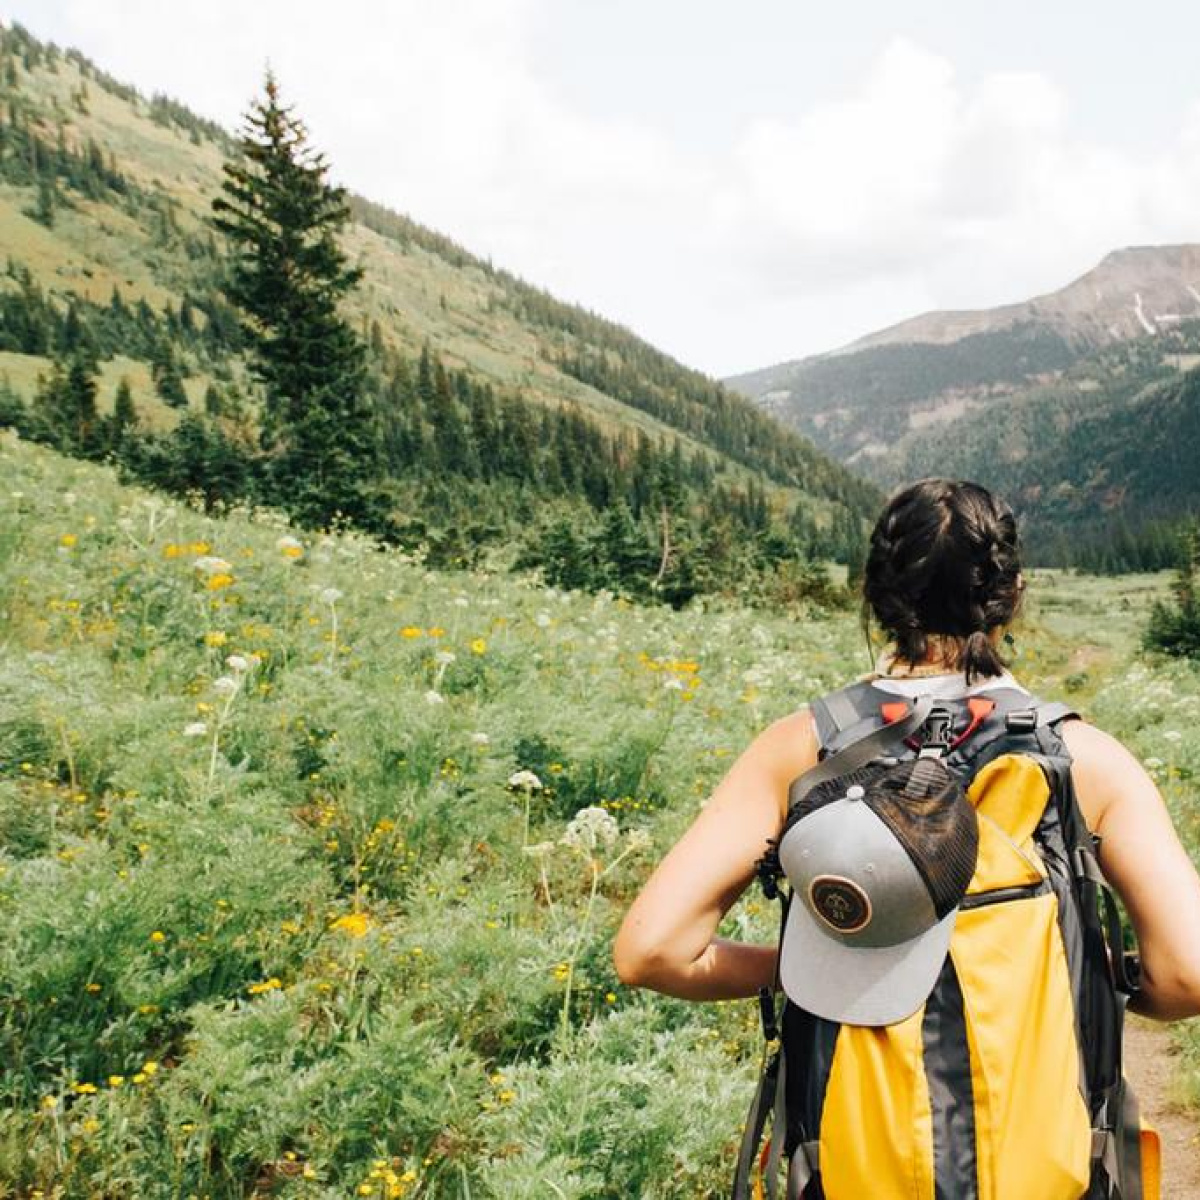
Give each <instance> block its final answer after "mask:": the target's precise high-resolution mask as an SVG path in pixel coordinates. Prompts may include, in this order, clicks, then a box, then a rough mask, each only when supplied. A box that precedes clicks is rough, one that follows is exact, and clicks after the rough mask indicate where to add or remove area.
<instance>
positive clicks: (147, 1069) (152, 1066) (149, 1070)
mask: <svg viewBox="0 0 1200 1200" xmlns="http://www.w3.org/2000/svg"><path fill="white" fill-rule="evenodd" d="M157 1070H158V1063H156V1062H155V1061H154V1059H152V1058H148V1059H147V1060H146V1061H145V1062H144V1063H142V1071H143V1072H144V1073H145V1074H146V1075H153V1074H154V1073H155V1071H157Z"/></svg>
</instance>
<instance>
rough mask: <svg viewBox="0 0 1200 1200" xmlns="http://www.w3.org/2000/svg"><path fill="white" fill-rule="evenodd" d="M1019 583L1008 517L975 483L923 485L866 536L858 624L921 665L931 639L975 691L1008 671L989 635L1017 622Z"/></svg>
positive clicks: (899, 497)
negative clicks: (874, 624)
mask: <svg viewBox="0 0 1200 1200" xmlns="http://www.w3.org/2000/svg"><path fill="white" fill-rule="evenodd" d="M1023 589H1024V582H1023V580H1022V578H1021V563H1020V548H1019V544H1018V540H1017V523H1016V520H1015V518H1014V517H1013V514H1012V510H1011V509H1010V508H1009V507H1008V505H1006V504H1004V503H1003V502H1002V501H999V500H997V499H996V498H995V497H994V496H992V494H991V493H990V492H989V491H988V490H987V489H986V488H983V487H980V485H979V484H977V483H967V482H965V481H956V480H951V479H922V480H920V481H918V482H917V483H914V484H912V485H911V486H909V487H906V488H904V489H903V490H902V491H900V492H897V493H896V494H895V495H894V496H892V498H891V499H890V500H889V501H888V503H887V506H886V507H885V508H884V510H883V513H882V514H881V515H880V517H879V520H878V521H877V522H876V524H875V529H874V531H873V532H872V534H871V546H870V550H869V551H868V554H867V564H866V568H865V571H864V574H863V618H864V621H865V622H869V619H870V615H871V614H874V616H875V619H876V620H877V621H878V622H879V625H880V626H881V627H882V629H883V631H884V632H885V633H886V634H887V635H888V636H889V637H890V638H891V639H892V640H893V641H894V642H895V644H896V658H897V659H899V660H901V661H903V662H907V663H917V662H920V661H921V660H922V659H924V658H925V657H926V654H927V652H928V651H929V648H930V639H931V637H939V638H944V639H946V640H947V645H946V647H945V653H946V654H947V655H948V662H947V666H949V667H952V668H956V669H961V670H962V671H963V672H964V673H965V674H966V677H967V682H968V683H971V682H972V681H973V680H974V679H975V678H976V677H977V676H991V675H999V674H1000V673H1001V672H1002V671H1003V670H1004V667H1005V663H1004V660H1003V659H1002V658H1001V657H1000V654H999V651H998V650H997V649H996V646H995V644H994V643H993V641H992V639H991V637H989V635H990V634H991V633H992V631H993V630H995V629H998V628H1003V627H1004V626H1006V625H1008V624H1009V623H1010V622H1011V621H1012V619H1013V617H1014V616H1015V615H1016V612H1017V608H1018V606H1019V604H1020V600H1021V594H1022V591H1023Z"/></svg>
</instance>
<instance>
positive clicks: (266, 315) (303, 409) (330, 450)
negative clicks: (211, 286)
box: [213, 74, 379, 524]
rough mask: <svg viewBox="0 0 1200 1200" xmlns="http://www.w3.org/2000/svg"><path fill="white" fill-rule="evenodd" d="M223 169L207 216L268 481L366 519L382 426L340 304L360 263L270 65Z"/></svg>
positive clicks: (304, 511) (307, 503) (298, 510)
mask: <svg viewBox="0 0 1200 1200" xmlns="http://www.w3.org/2000/svg"><path fill="white" fill-rule="evenodd" d="M224 169H225V178H224V181H223V183H222V191H221V194H220V195H218V196H217V198H216V199H215V200H214V201H213V212H214V215H213V223H214V225H215V226H216V228H217V229H219V230H220V231H221V232H222V233H223V234H224V235H225V236H226V238H227V240H228V243H229V246H230V249H231V251H232V260H231V263H230V267H229V272H228V279H227V282H226V284H225V291H226V294H227V296H228V297H229V299H230V300H231V301H232V302H233V304H234V305H235V307H236V308H237V309H238V311H239V313H240V315H241V317H242V322H243V329H244V332H245V334H246V337H247V341H248V343H249V345H250V349H251V351H252V355H253V363H254V367H255V370H256V372H257V374H258V377H259V378H260V380H261V381H262V383H263V385H264V388H265V394H266V412H265V415H264V416H265V419H264V425H263V444H264V446H265V447H266V448H267V449H269V450H271V451H272V454H273V458H272V463H271V478H272V481H273V485H274V491H275V492H276V493H277V496H278V498H280V499H281V500H283V501H284V502H285V503H286V504H287V505H288V506H289V508H290V509H291V510H292V512H293V513H294V514H295V515H296V516H297V517H299V518H300V519H301V520H305V521H309V522H312V523H315V524H325V523H328V522H329V521H330V520H332V518H333V517H334V515H335V514H337V513H341V514H343V515H344V516H346V517H349V518H351V519H358V520H362V519H364V518H365V517H366V508H367V502H366V500H365V497H366V495H367V494H368V493H369V491H370V490H371V489H370V483H371V481H372V480H373V478H374V477H375V475H376V473H377V469H378V458H379V436H378V430H377V425H376V420H375V413H374V410H373V406H372V405H371V403H370V401H369V397H368V396H367V395H366V383H367V381H366V372H365V353H364V346H363V343H362V341H361V339H360V338H359V336H358V335H357V334H356V333H355V332H354V330H353V329H352V328H351V327H350V325H349V324H347V322H346V321H345V320H343V318H342V317H341V316H340V314H339V312H338V303H339V301H340V300H341V299H342V298H343V297H344V296H345V295H346V294H347V293H348V292H349V291H350V290H351V289H352V288H353V287H354V286H355V284H356V283H357V282H358V280H359V278H360V276H361V274H362V272H361V271H360V270H359V269H358V268H356V267H353V266H351V265H349V263H348V261H347V258H346V255H345V253H344V252H343V251H342V249H341V247H340V246H339V244H338V235H339V233H340V232H341V231H342V229H343V227H344V226H345V224H346V221H347V220H348V218H349V208H348V206H347V203H346V196H345V192H344V190H343V189H342V188H338V187H334V186H332V185H331V184H330V183H329V181H328V172H329V167H328V163H327V162H326V160H325V158H324V156H323V155H322V154H320V153H318V152H317V151H315V150H314V149H313V148H312V147H311V146H310V144H309V141H308V133H307V130H306V129H305V127H304V125H303V123H302V122H301V121H300V120H299V119H298V118H297V117H296V116H295V115H294V114H293V112H292V110H291V108H290V107H287V106H285V105H284V104H283V103H282V101H281V99H280V94H279V87H278V85H277V83H276V82H275V79H274V77H273V76H272V75H270V74H268V75H267V78H266V82H265V85H264V91H263V95H262V96H261V97H260V98H258V99H257V100H255V101H254V102H253V103H252V105H251V107H250V110H249V112H248V113H247V115H246V119H245V125H244V128H243V132H242V136H241V139H240V142H239V145H238V153H237V155H236V156H235V157H234V158H233V159H232V160H230V161H229V162H227V163H226V164H225V168H224Z"/></svg>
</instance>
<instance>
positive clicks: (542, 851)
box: [524, 842, 558, 858]
mask: <svg viewBox="0 0 1200 1200" xmlns="http://www.w3.org/2000/svg"><path fill="white" fill-rule="evenodd" d="M557 845H558V843H557V842H534V844H533V845H532V846H526V847H525V851H524V852H525V853H526V854H528V855H529V856H530V857H531V858H546V857H547V856H548V855H551V854H553V853H554V850H555V847H556V846H557Z"/></svg>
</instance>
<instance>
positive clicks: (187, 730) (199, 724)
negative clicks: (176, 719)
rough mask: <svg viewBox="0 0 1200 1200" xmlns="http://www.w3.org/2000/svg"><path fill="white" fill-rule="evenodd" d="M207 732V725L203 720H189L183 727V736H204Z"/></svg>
mask: <svg viewBox="0 0 1200 1200" xmlns="http://www.w3.org/2000/svg"><path fill="white" fill-rule="evenodd" d="M207 733H208V726H207V725H206V724H205V723H204V722H203V721H191V722H189V723H188V724H187V725H185V726H184V727H183V736H184V737H189V738H192V737H204V736H205V734H207Z"/></svg>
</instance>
